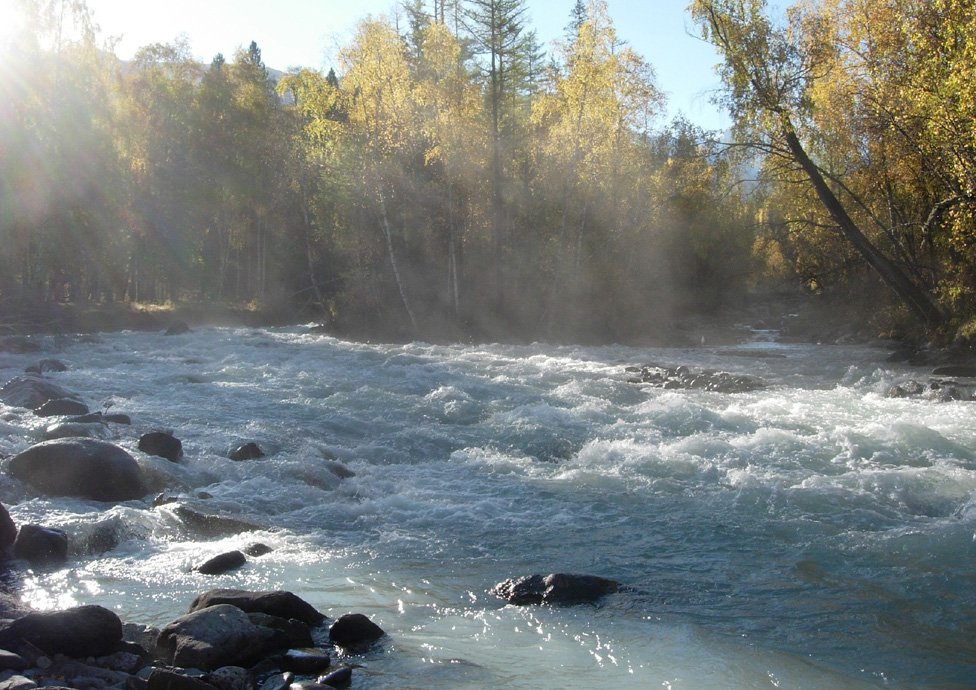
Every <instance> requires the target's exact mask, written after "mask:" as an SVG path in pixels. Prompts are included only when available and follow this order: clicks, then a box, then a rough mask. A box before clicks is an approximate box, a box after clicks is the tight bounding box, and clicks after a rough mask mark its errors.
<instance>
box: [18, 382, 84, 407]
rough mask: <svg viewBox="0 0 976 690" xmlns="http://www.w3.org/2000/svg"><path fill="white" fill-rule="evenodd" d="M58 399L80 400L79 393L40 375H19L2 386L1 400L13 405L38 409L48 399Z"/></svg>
mask: <svg viewBox="0 0 976 690" xmlns="http://www.w3.org/2000/svg"><path fill="white" fill-rule="evenodd" d="M58 399H69V400H77V401H78V402H80V400H79V398H78V395H77V394H75V393H72V392H71V391H69V390H68V389H67V388H64V387H63V386H59V385H58V384H56V383H52V382H51V381H48V380H47V379H43V378H41V377H39V376H18V377H16V378H13V379H10V381H8V382H7V383H6V384H4V386H3V388H0V402H3V403H5V404H7V405H10V406H11V407H26V408H29V409H31V410H36V409H37V408H38V407H40V406H41V405H43V404H44V403H46V402H47V401H48V400H58Z"/></svg>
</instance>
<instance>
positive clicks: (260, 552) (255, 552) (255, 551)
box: [244, 542, 274, 558]
mask: <svg viewBox="0 0 976 690" xmlns="http://www.w3.org/2000/svg"><path fill="white" fill-rule="evenodd" d="M272 551H274V549H272V548H271V547H270V546H268V545H267V544H261V543H260V542H259V543H255V544H249V545H247V546H245V547H244V553H246V554H247V555H248V556H251V557H252V558H259V557H261V556H264V555H266V554H269V553H271V552H272Z"/></svg>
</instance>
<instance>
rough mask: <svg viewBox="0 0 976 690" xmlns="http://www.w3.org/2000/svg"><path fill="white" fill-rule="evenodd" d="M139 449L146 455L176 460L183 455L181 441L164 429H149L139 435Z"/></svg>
mask: <svg viewBox="0 0 976 690" xmlns="http://www.w3.org/2000/svg"><path fill="white" fill-rule="evenodd" d="M139 450H141V451H142V452H143V453H146V454H147V455H156V456H159V457H161V458H166V459H167V460H169V461H170V462H178V461H179V459H180V458H181V457H183V442H182V441H180V439H178V438H176V437H175V436H173V434H170V433H167V432H165V431H150V432H149V433H148V434H143V435H142V436H140V437H139Z"/></svg>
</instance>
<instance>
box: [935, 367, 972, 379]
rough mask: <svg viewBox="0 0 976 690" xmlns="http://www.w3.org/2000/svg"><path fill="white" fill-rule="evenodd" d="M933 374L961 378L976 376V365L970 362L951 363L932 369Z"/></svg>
mask: <svg viewBox="0 0 976 690" xmlns="http://www.w3.org/2000/svg"><path fill="white" fill-rule="evenodd" d="M932 375H933V376H958V377H960V378H976V366H972V365H968V364H950V365H947V366H944V367H936V368H935V369H933V370H932Z"/></svg>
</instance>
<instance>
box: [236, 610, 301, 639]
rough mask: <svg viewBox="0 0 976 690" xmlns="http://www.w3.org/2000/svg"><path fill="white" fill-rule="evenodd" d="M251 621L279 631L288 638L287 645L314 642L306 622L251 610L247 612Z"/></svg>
mask: <svg viewBox="0 0 976 690" xmlns="http://www.w3.org/2000/svg"><path fill="white" fill-rule="evenodd" d="M247 617H248V618H250V619H251V622H252V623H254V624H255V625H260V626H262V627H265V628H271V629H272V630H278V631H279V632H281V633H282V634H283V635H284V636H285V639H287V640H288V646H289V647H298V648H303V647H312V646H314V645H315V642H314V641H313V640H312V630H311V628H310V627H309V626H308V624H307V623H303V622H302V621H300V620H296V619H294V618H281V617H279V616H272V615H269V614H267V613H257V612H251V613H248V614H247Z"/></svg>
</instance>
